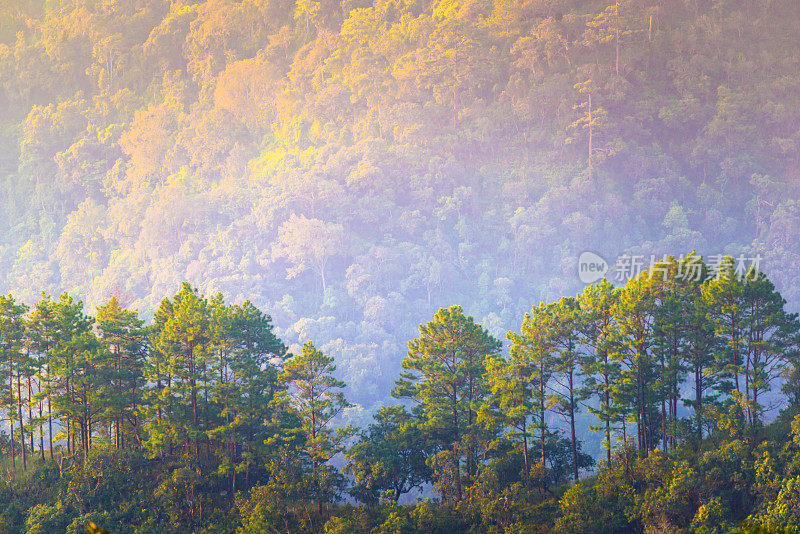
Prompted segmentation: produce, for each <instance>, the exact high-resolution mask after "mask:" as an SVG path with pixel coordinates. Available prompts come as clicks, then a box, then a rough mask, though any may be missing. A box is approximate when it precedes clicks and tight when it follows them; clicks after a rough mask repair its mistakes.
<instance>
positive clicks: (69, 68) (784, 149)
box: [0, 0, 800, 410]
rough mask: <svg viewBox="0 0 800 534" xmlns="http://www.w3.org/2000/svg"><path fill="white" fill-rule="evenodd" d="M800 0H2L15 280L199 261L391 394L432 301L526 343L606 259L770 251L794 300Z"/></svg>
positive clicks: (772, 267)
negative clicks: (521, 327)
mask: <svg viewBox="0 0 800 534" xmlns="http://www.w3.org/2000/svg"><path fill="white" fill-rule="evenodd" d="M798 16H800V6H798V4H797V2H794V1H788V0H775V1H770V2H750V1H744V0H741V1H733V0H731V1H718V2H711V3H701V2H695V1H690V0H685V1H684V0H663V1H645V0H625V1H620V2H616V3H611V2H601V1H572V0H520V1H508V0H495V1H489V0H441V1H430V2H427V1H422V0H407V1H405V0H403V1H401V0H393V1H388V0H387V1H384V0H376V1H375V2H374V3H371V2H367V1H364V0H347V1H344V0H342V1H341V2H336V1H331V0H324V1H322V0H320V1H316V0H298V1H297V2H296V3H294V2H278V1H273V0H243V1H235V0H208V1H189V0H175V1H166V0H126V1H121V0H46V1H45V0H20V1H13V2H12V1H5V2H2V3H0V109H2V110H3V111H2V113H0V205H2V214H3V217H1V218H0V236H2V237H0V289H2V290H3V291H4V292H9V291H11V292H13V293H14V294H15V295H17V297H19V298H21V299H22V300H24V301H26V302H33V301H35V300H37V299H38V297H39V295H38V292H40V291H41V290H43V289H44V290H46V291H47V292H49V293H50V294H53V295H57V294H59V293H60V292H61V291H62V290H68V291H69V292H70V293H71V294H73V295H75V296H77V297H79V298H81V299H83V300H84V301H86V303H87V305H88V306H89V309H93V308H94V306H96V305H99V304H101V303H103V302H106V301H107V299H108V298H109V297H110V296H112V295H117V296H118V297H119V298H120V299H121V301H122V302H123V303H124V304H126V305H128V306H130V307H131V308H132V309H138V310H139V311H140V312H141V313H142V316H143V317H147V316H148V315H149V314H150V313H151V312H153V311H155V310H156V308H157V306H158V302H159V299H160V298H161V296H163V295H164V294H168V293H170V292H171V291H173V288H174V287H176V286H177V285H178V284H179V283H180V282H181V281H183V280H189V281H190V282H192V283H193V284H194V285H196V286H197V287H198V288H200V289H201V290H202V291H203V292H205V293H208V294H214V293H215V292H217V291H222V292H224V293H225V294H226V295H228V296H229V298H230V299H231V300H232V301H235V302H240V303H241V302H242V301H243V300H244V299H245V298H249V299H251V300H252V301H253V302H254V303H255V304H256V305H258V306H259V307H261V308H262V309H264V310H267V311H268V312H269V313H270V314H271V315H272V317H273V318H274V322H275V325H276V327H277V330H276V332H277V333H278V334H279V335H280V337H281V338H282V339H284V340H285V342H286V343H288V344H289V345H290V346H292V347H293V350H295V351H299V349H300V345H301V344H302V343H303V342H305V341H308V340H311V339H313V340H314V341H315V342H317V343H318V344H319V345H320V348H321V349H322V350H323V351H325V352H326V353H331V354H335V356H336V359H337V361H338V362H339V371H340V373H341V376H342V377H343V378H345V379H346V381H347V383H348V384H349V386H350V387H349V390H348V393H349V395H350V398H351V401H352V402H354V403H356V404H358V405H360V406H362V407H364V408H365V409H366V410H369V409H371V408H374V407H375V406H376V405H377V403H380V402H381V401H383V400H385V399H386V397H387V394H388V391H389V390H390V389H391V386H392V381H393V379H394V376H395V375H396V372H398V371H399V367H400V360H401V357H400V355H401V354H402V353H403V350H404V349H403V347H404V345H405V341H406V340H407V339H409V338H410V337H412V336H413V335H414V333H415V325H416V322H417V321H418V318H419V317H424V316H428V315H432V314H433V313H434V312H435V310H436V309H438V308H439V307H440V306H447V305H450V304H451V303H453V302H458V303H461V304H462V305H463V306H464V309H465V310H466V311H467V312H468V313H469V314H471V315H472V316H474V317H475V318H476V320H477V321H479V322H480V323H481V324H483V325H485V326H486V328H487V329H488V330H489V332H490V333H491V334H493V335H494V336H495V337H498V338H502V337H503V335H504V333H505V332H506V331H507V330H508V329H510V328H513V327H515V325H516V324H517V321H518V319H517V318H518V317H519V316H521V314H522V313H523V312H524V311H526V310H528V309H529V308H530V304H531V302H538V301H540V300H554V299H556V298H558V297H561V296H563V295H565V294H572V293H574V292H576V291H577V290H579V289H580V285H579V280H578V278H577V276H576V274H575V269H576V258H577V257H578V255H579V254H580V253H581V252H583V251H584V250H593V251H595V252H598V253H599V254H601V255H602V256H603V257H604V258H606V259H607V260H608V261H610V262H613V259H614V257H616V256H617V255H618V254H620V253H622V252H625V251H628V252H637V253H641V254H646V255H649V254H655V255H657V256H658V257H662V256H663V254H666V253H675V252H676V251H685V252H688V251H690V250H692V249H693V248H697V249H698V250H704V251H707V252H708V253H722V252H727V253H732V254H739V253H750V254H755V253H759V254H762V255H763V256H764V258H765V260H764V263H763V265H762V268H763V269H765V270H766V271H767V272H769V273H770V275H771V277H772V279H773V280H774V281H775V283H776V284H777V285H778V287H780V288H781V290H782V292H783V294H784V295H785V296H786V298H787V299H788V300H789V302H790V305H791V306H792V307H796V306H797V304H798V302H800V293H799V292H798V291H800V290H798V288H799V287H800V284H798V283H797V275H796V273H797V269H796V268H795V267H796V265H797V262H798V260H800V239H798V238H797V237H798V228H800V223H798V210H800V208H798V199H800V191H799V190H798V188H797V186H796V183H797V168H798V165H797V163H798V155H800V147H798V143H797V139H798V130H799V129H800V121H799V120H798V119H799V116H798V115H799V114H800V105H798V104H800V91H798V83H799V82H798V76H799V75H798V73H800V65H799V64H798V62H800V55H798V54H797V50H798V45H800V35H799V34H798V32H797V31H796V21H797V19H798Z"/></svg>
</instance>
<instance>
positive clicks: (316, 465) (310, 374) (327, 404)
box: [281, 341, 354, 513]
mask: <svg viewBox="0 0 800 534" xmlns="http://www.w3.org/2000/svg"><path fill="white" fill-rule="evenodd" d="M334 371H336V366H335V365H334V363H333V358H331V357H330V356H326V355H325V354H323V353H322V352H321V351H319V350H317V348H316V347H315V346H314V344H313V343H311V342H310V341H309V342H306V343H304V344H303V353H302V354H299V355H297V356H294V357H292V358H291V359H289V360H287V361H286V364H285V366H284V369H283V373H282V375H281V377H282V379H283V380H284V381H285V382H286V384H288V385H289V390H288V392H283V394H285V395H287V396H288V399H289V401H290V405H291V406H292V407H293V408H294V410H296V411H297V413H298V414H299V416H300V420H301V421H302V426H303V430H304V431H305V434H306V443H305V453H306V454H307V456H308V457H309V458H310V460H311V477H312V481H313V491H314V497H315V498H316V501H317V507H318V512H319V513H322V509H323V504H324V503H327V502H330V501H331V500H333V498H334V497H335V495H336V493H337V492H338V491H339V490H340V488H341V487H342V481H341V479H339V477H338V476H336V472H335V470H334V469H333V468H332V467H331V466H330V465H328V461H329V460H330V459H331V458H333V456H334V455H335V454H336V453H339V452H343V451H344V447H343V444H344V441H345V439H347V438H348V437H349V436H351V435H352V434H353V433H354V429H353V428H352V427H345V428H337V429H335V430H334V428H333V419H334V418H335V417H336V416H337V415H339V414H340V413H341V411H342V410H343V409H345V408H347V407H348V406H350V404H349V403H348V402H347V399H346V398H345V396H344V393H343V392H342V389H344V387H345V383H344V382H342V381H340V380H337V379H336V378H334V376H333V373H334Z"/></svg>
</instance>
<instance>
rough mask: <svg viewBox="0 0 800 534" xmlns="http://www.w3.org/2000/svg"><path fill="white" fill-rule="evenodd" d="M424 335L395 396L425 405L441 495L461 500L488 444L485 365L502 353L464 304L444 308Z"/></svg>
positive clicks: (412, 348)
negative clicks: (436, 448)
mask: <svg viewBox="0 0 800 534" xmlns="http://www.w3.org/2000/svg"><path fill="white" fill-rule="evenodd" d="M419 332H420V337H418V338H416V339H414V340H412V341H410V342H409V344H408V354H407V356H406V357H405V358H404V359H403V369H405V372H403V373H401V375H400V379H399V380H397V382H396V387H395V389H394V390H393V392H392V395H394V396H396V397H398V398H410V399H413V400H414V401H416V402H418V403H419V404H420V413H421V416H422V418H423V426H424V428H426V429H427V431H429V432H430V433H431V434H432V435H433V436H435V439H437V440H438V441H439V442H440V445H441V449H442V450H441V451H440V452H439V453H438V454H437V455H435V456H434V457H432V459H431V460H430V461H431V462H433V463H437V465H438V466H439V468H438V473H437V475H436V476H437V478H438V482H437V484H438V485H439V491H440V492H441V494H442V497H443V498H445V499H453V500H457V501H458V500H461V499H462V498H463V496H464V486H467V487H469V485H470V484H471V482H472V481H473V480H474V478H475V476H476V475H477V471H478V467H479V466H478V448H479V447H484V446H485V445H486V440H484V439H483V437H482V429H481V425H480V424H479V421H478V417H477V410H478V406H479V404H480V403H481V401H482V400H483V399H484V398H485V397H486V395H487V394H488V387H487V384H486V379H485V377H484V374H485V371H486V367H485V364H484V361H485V359H486V356H488V355H492V354H497V353H498V352H499V350H500V342H499V341H497V340H496V339H494V338H492V337H491V336H490V335H489V334H488V332H487V331H486V330H485V329H484V328H483V327H481V326H480V325H479V324H477V323H475V321H474V319H473V318H472V317H469V316H466V315H464V312H463V311H462V309H461V307H460V306H452V307H450V308H447V309H445V308H442V309H440V310H439V312H438V313H437V314H436V315H435V316H434V318H433V320H432V321H430V322H428V323H426V324H422V325H420V326H419Z"/></svg>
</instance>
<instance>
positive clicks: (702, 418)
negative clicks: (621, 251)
mask: <svg viewBox="0 0 800 534" xmlns="http://www.w3.org/2000/svg"><path fill="white" fill-rule="evenodd" d="M690 273H697V276H693V275H692V274H690ZM785 305H786V301H785V300H784V299H783V297H782V296H781V294H780V293H779V292H778V291H777V290H776V289H775V286H774V284H773V283H772V282H771V281H770V280H769V278H768V277H767V276H766V275H765V274H764V273H762V272H759V271H757V270H755V269H749V270H747V271H746V272H744V273H740V272H738V271H737V266H736V262H735V261H734V259H733V257H731V256H727V257H726V258H725V259H724V260H723V262H722V264H721V265H720V267H719V268H717V269H713V270H712V269H711V268H710V267H709V266H708V265H707V264H706V263H705V262H704V261H703V260H702V258H701V257H700V256H699V255H697V254H691V255H689V256H687V257H684V258H683V259H677V258H675V257H672V256H671V257H669V258H668V259H667V260H665V261H663V262H660V263H658V264H657V265H656V266H654V268H653V269H651V270H650V271H647V272H644V273H642V274H641V275H640V276H638V277H636V278H634V279H632V280H630V281H628V282H627V283H626V284H625V285H624V286H621V287H615V286H614V285H612V284H611V283H609V282H608V281H607V280H605V279H604V280H602V281H601V282H599V283H597V284H593V285H589V286H587V287H586V288H585V290H584V291H582V292H581V293H579V294H578V295H577V296H575V297H562V298H561V299H559V300H558V301H556V302H551V303H547V304H545V303H541V304H539V305H533V306H532V308H531V310H530V312H528V313H526V314H525V316H524V318H523V319H522V322H521V325H520V328H519V330H518V331H511V332H508V334H507V339H508V341H509V342H510V344H511V350H510V353H509V354H507V355H503V354H502V353H501V342H500V341H499V340H497V339H495V338H494V337H493V336H492V335H491V334H490V333H489V332H488V331H487V330H486V329H485V328H484V327H483V326H482V325H480V324H479V323H477V322H476V321H475V320H474V318H473V317H470V316H468V315H466V314H465V313H464V311H463V309H462V308H461V307H460V306H451V307H449V308H441V309H440V310H439V311H438V312H437V313H436V314H435V315H434V317H433V319H432V320H430V321H428V322H425V323H422V324H420V325H419V327H418V336H417V337H416V338H414V339H412V340H410V341H409V342H408V345H407V346H408V352H407V354H406V357H405V358H404V359H403V362H402V367H403V372H402V373H400V375H399V377H397V378H396V380H395V382H394V385H395V387H394V389H393V390H392V396H393V397H395V398H396V399H397V401H394V403H392V404H390V405H387V406H384V407H383V408H381V409H380V410H378V411H376V412H375V413H373V414H372V420H371V422H370V424H368V425H365V426H363V427H362V428H361V429H358V428H356V427H355V426H352V425H347V426H345V425H343V424H341V419H340V418H339V416H340V415H341V414H342V413H343V411H344V410H345V409H346V408H348V407H349V406H350V403H349V401H348V400H347V396H346V395H345V393H344V390H345V388H346V383H345V382H343V381H341V380H339V379H338V378H336V371H337V369H336V365H335V359H334V358H333V357H332V356H330V355H328V354H325V353H324V352H323V351H321V350H319V349H318V348H317V347H316V346H315V345H314V343H312V342H311V341H308V342H306V343H304V344H303V346H302V349H301V351H300V352H298V353H296V354H290V353H287V349H286V346H285V345H284V344H283V343H282V342H281V340H280V339H279V338H278V337H277V336H275V333H274V327H273V325H272V319H271V317H270V316H268V315H265V314H264V313H263V312H261V311H260V310H259V309H258V308H256V307H255V306H254V305H253V304H252V303H250V302H249V301H246V302H245V303H244V304H242V305H235V304H234V305H230V304H227V303H226V301H225V298H224V296H223V295H222V294H219V293H218V294H216V295H213V296H211V297H206V296H205V295H203V294H201V293H200V292H199V291H198V290H197V289H196V288H193V287H192V286H191V285H190V284H189V283H187V282H184V283H183V284H182V286H181V288H180V291H179V292H178V293H177V294H175V295H174V296H173V297H171V298H164V299H163V300H162V301H161V303H160V304H159V307H158V310H157V311H156V313H155V316H154V318H153V321H152V323H151V324H150V326H145V325H144V321H143V320H142V319H141V318H140V317H139V315H138V313H137V312H135V311H131V310H128V309H125V308H124V307H122V306H121V305H120V303H119V301H118V300H117V299H116V297H113V298H111V299H110V300H109V301H108V302H107V303H105V304H103V305H101V306H99V307H98V308H97V310H96V317H92V316H89V315H87V314H86V312H85V311H84V305H83V303H82V302H80V301H76V300H74V299H73V298H72V297H70V296H69V295H68V294H67V293H63V294H62V295H61V296H60V297H59V298H58V299H57V300H54V299H51V298H50V297H48V296H43V297H42V298H41V300H39V301H38V302H37V303H36V304H35V305H34V306H32V307H29V306H27V305H25V304H23V303H20V302H18V301H17V300H16V299H15V298H14V297H13V296H10V295H8V296H0V409H1V410H2V413H3V414H4V415H5V422H6V423H7V425H6V426H5V427H4V428H0V497H1V498H0V529H2V531H3V532H13V533H23V532H24V533H26V534H39V533H50V532H69V533H77V532H83V531H84V529H86V528H87V527H88V530H89V531H90V532H96V531H97V528H95V527H96V524H97V523H100V524H102V525H105V526H107V527H109V528H112V529H113V530H114V531H116V532H119V533H149V532H202V533H210V532H214V533H227V534H234V533H236V534H252V533H266V532H280V533H286V534H291V533H295V532H296V533H316V532H325V533H341V534H345V533H347V534H352V533H363V534H367V533H371V534H390V533H409V534H412V533H420V534H422V533H438V532H441V533H443V534H444V533H461V532H463V533H465V534H466V533H473V532H488V533H495V532H496V533H503V532H529V533H537V532H542V533H545V532H554V533H559V534H567V533H587V534H588V533H595V532H610V533H611V532H615V533H616V532H619V533H630V532H653V531H659V532H674V533H677V532H692V533H698V534H706V533H708V534H710V533H718V532H719V533H721V532H742V528H743V529H744V530H745V531H747V529H752V528H755V529H761V530H756V532H776V533H778V532H779V533H793V532H796V531H797V528H798V527H800V493H799V492H798V491H797V488H798V484H800V467H799V466H800V319H798V316H797V314H792V313H788V312H787V311H786V309H785ZM780 377H782V378H783V379H784V380H783V381H781V382H779V381H778V378H780ZM779 383H782V387H781V388H780V390H781V392H780V393H777V394H778V395H780V398H781V401H782V402H781V410H780V414H779V417H778V418H777V419H776V420H775V421H772V422H768V421H767V420H766V419H767V418H766V414H767V411H768V409H769V408H770V403H771V402H772V400H771V398H770V396H768V394H769V393H770V392H774V390H775V389H777V388H776V386H777V385H778V384H779ZM773 398H774V397H773ZM398 401H399V402H398ZM680 408H683V409H686V410H688V415H684V414H682V412H681V410H680ZM553 417H556V418H561V419H564V420H566V421H567V430H564V429H562V428H560V427H559V425H556V424H553V422H552V418H553ZM587 423H588V424H587ZM590 432H595V433H598V434H600V435H601V436H602V438H601V439H602V440H603V444H604V446H605V448H606V453H605V455H604V458H603V459H602V460H600V461H599V462H596V461H595V459H594V458H592V456H590V455H588V454H586V453H585V452H584V450H583V442H584V440H583V439H582V438H581V436H583V435H586V434H587V433H590ZM593 468H596V469H593ZM587 475H589V476H588V477H587ZM582 478H583V480H581V479H582ZM425 489H427V491H428V495H431V494H432V495H433V496H434V497H435V500H431V499H430V498H426V499H424V500H423V499H421V498H418V499H417V501H416V503H414V504H405V505H404V504H401V498H402V497H403V496H405V495H408V494H409V493H411V492H415V491H416V492H417V496H418V497H419V491H420V490H425ZM348 498H349V499H350V502H349V503H347V504H344V503H345V501H346V499H348ZM739 527H742V528H739ZM765 529H767V530H765Z"/></svg>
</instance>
